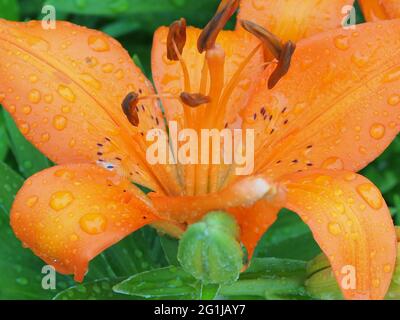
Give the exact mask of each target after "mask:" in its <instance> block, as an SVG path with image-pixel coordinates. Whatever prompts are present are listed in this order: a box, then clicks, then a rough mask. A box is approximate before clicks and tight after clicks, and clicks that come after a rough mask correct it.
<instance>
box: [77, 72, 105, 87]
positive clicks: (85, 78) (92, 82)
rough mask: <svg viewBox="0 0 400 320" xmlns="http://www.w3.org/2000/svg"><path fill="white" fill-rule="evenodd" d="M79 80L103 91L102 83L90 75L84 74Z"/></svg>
mask: <svg viewBox="0 0 400 320" xmlns="http://www.w3.org/2000/svg"><path fill="white" fill-rule="evenodd" d="M79 78H80V79H81V80H82V81H83V82H85V83H86V84H88V85H89V86H91V87H93V88H95V89H97V90H99V89H101V82H100V81H98V80H96V79H95V78H93V77H92V76H91V75H90V74H88V73H83V74H81V75H80V76H79Z"/></svg>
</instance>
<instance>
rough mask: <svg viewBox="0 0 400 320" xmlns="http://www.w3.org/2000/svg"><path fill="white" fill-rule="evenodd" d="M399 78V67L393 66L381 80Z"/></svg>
mask: <svg viewBox="0 0 400 320" xmlns="http://www.w3.org/2000/svg"><path fill="white" fill-rule="evenodd" d="M399 79H400V67H396V68H393V69H392V70H390V71H389V72H388V73H386V74H385V75H384V77H383V82H393V81H397V80H399Z"/></svg>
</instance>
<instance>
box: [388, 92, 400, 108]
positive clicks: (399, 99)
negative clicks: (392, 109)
mask: <svg viewBox="0 0 400 320" xmlns="http://www.w3.org/2000/svg"><path fill="white" fill-rule="evenodd" d="M399 103H400V95H398V94H393V95H391V96H390V97H389V99H388V104H390V105H391V106H397V105H398V104H399Z"/></svg>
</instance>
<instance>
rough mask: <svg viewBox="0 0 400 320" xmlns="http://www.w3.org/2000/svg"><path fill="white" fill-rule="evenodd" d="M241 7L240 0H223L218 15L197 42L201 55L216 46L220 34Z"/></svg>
mask: <svg viewBox="0 0 400 320" xmlns="http://www.w3.org/2000/svg"><path fill="white" fill-rule="evenodd" d="M238 7H239V0H222V1H221V4H220V5H219V7H218V9H217V12H216V14H215V15H214V17H213V18H212V19H211V20H210V22H209V23H208V24H207V25H206V26H205V28H204V29H203V31H202V32H201V34H200V36H199V39H198V40H197V49H198V50H199V52H200V53H202V52H204V51H205V50H209V49H211V48H212V47H214V45H215V41H216V39H217V37H218V34H219V32H220V31H221V30H222V29H223V28H224V27H225V25H226V23H227V22H228V21H229V19H230V18H231V17H232V15H233V14H234V13H235V11H236V10H237V9H238Z"/></svg>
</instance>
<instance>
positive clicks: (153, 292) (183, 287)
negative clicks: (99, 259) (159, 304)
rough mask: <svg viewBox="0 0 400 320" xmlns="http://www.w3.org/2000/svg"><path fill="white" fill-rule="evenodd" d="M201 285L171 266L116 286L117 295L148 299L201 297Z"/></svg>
mask: <svg viewBox="0 0 400 320" xmlns="http://www.w3.org/2000/svg"><path fill="white" fill-rule="evenodd" d="M200 289H201V285H200V284H199V282H198V281H197V280H196V279H195V278H193V277H192V276H191V275H190V274H188V273H187V272H185V271H184V270H183V269H182V268H177V267H175V266H170V267H166V268H161V269H155V270H151V271H146V272H143V273H139V274H137V275H134V276H132V277H129V278H128V279H126V280H124V281H122V282H121V283H119V284H117V285H115V286H114V288H113V290H114V292H117V293H122V294H127V295H133V296H139V297H142V298H146V299H155V298H164V299H166V298H174V299H177V298H178V299H195V298H198V297H200V293H201V292H200Z"/></svg>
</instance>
